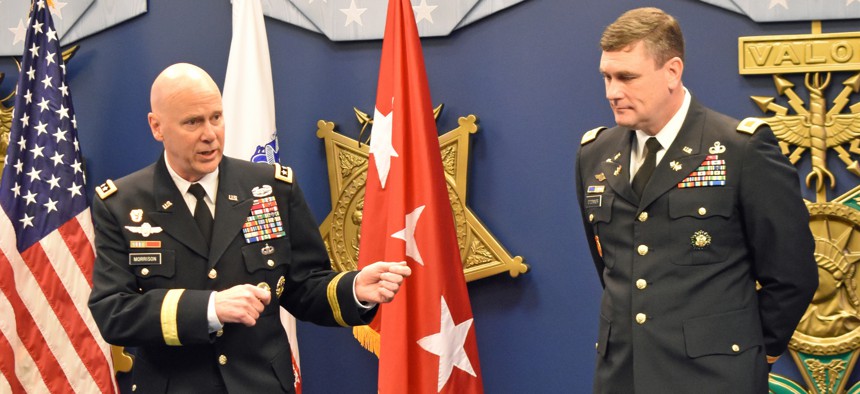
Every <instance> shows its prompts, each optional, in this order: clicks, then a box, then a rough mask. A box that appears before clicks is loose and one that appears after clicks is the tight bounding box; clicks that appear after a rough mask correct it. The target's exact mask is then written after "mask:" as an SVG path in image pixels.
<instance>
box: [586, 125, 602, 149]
mask: <svg viewBox="0 0 860 394" xmlns="http://www.w3.org/2000/svg"><path fill="white" fill-rule="evenodd" d="M603 130H606V127H603V126H601V127H595V128H593V129H591V130H588V131H587V132H585V134H583V135H582V142H581V143H580V145H585V144H587V143H589V142H591V141H594V139H595V138H597V133H599V132H601V131H603Z"/></svg>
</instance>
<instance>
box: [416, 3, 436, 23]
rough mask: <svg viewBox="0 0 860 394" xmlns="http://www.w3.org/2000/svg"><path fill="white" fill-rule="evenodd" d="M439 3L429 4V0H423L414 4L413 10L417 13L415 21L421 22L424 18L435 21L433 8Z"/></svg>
mask: <svg viewBox="0 0 860 394" xmlns="http://www.w3.org/2000/svg"><path fill="white" fill-rule="evenodd" d="M436 7H438V5H427V0H421V4H418V5H413V6H412V11H413V12H414V13H415V23H418V22H421V21H422V20H425V19H426V20H428V21H430V23H433V15H432V13H433V10H435V9H436Z"/></svg>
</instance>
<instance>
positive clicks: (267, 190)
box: [251, 185, 272, 198]
mask: <svg viewBox="0 0 860 394" xmlns="http://www.w3.org/2000/svg"><path fill="white" fill-rule="evenodd" d="M251 194H252V195H254V197H257V198H260V197H267V196H269V195H271V194H272V186H270V185H263V186H257V187H255V188H253V189H251Z"/></svg>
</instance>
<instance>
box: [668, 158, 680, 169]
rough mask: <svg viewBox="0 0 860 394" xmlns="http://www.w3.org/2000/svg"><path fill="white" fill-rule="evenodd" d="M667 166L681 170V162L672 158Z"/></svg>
mask: <svg viewBox="0 0 860 394" xmlns="http://www.w3.org/2000/svg"><path fill="white" fill-rule="evenodd" d="M669 167H670V168H672V170H674V171H681V163H678V162H677V161H674V160H673V161H672V162H670V163H669Z"/></svg>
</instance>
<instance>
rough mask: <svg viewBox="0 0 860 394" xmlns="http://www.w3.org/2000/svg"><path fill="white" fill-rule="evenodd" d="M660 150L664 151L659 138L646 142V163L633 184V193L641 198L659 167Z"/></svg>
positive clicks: (634, 177)
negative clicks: (658, 155)
mask: <svg viewBox="0 0 860 394" xmlns="http://www.w3.org/2000/svg"><path fill="white" fill-rule="evenodd" d="M660 149H663V147H662V146H661V145H660V141H657V138H655V137H650V138H648V140H646V141H645V162H643V163H642V166H641V167H639V171H636V175H634V176H633V183H632V184H631V186H633V191H635V192H636V195H637V196H639V197H642V192H643V191H644V190H645V185H647V184H648V180H649V179H651V174H653V173H654V168H655V167H657V152H659V151H660Z"/></svg>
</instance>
